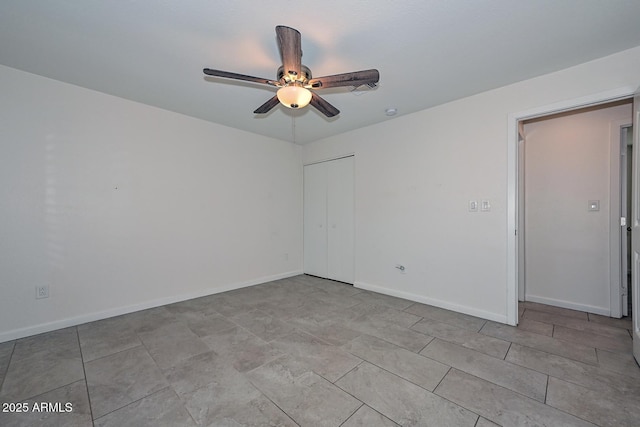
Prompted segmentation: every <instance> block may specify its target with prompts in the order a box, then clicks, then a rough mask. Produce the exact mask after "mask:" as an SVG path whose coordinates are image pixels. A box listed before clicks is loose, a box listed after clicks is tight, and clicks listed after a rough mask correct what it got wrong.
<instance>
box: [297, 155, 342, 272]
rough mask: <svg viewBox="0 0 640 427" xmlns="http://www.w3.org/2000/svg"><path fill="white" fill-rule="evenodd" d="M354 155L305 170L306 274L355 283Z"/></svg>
mask: <svg viewBox="0 0 640 427" xmlns="http://www.w3.org/2000/svg"><path fill="white" fill-rule="evenodd" d="M354 234H355V233H354V161H353V156H351V157H345V158H342V159H337V160H331V161H327V162H322V163H315V164H313V165H307V166H305V167H304V272H305V273H306V274H312V275H314V276H319V277H325V278H328V279H332V280H339V281H341V282H347V283H353V282H354V279H355V274H354Z"/></svg>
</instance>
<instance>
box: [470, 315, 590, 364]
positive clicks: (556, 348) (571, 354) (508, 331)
mask: <svg viewBox="0 0 640 427" xmlns="http://www.w3.org/2000/svg"><path fill="white" fill-rule="evenodd" d="M480 333H482V334H485V335H489V336H492V337H495V338H500V339H502V340H505V341H511V342H514V343H517V344H520V345H524V346H526V347H532V348H536V349H538V350H542V351H546V352H547V353H552V354H557V355H559V356H563V357H566V358H569V359H573V360H577V361H579V362H584V363H590V364H592V365H597V364H598V359H597V357H596V350H595V347H590V346H588V345H584V344H580V343H570V342H566V341H562V340H559V339H555V338H552V337H547V336H544V335H540V334H536V333H533V332H528V331H523V330H520V329H518V328H514V327H513V326H508V325H503V324H501V323H495V322H487V324H486V325H485V326H484V327H483V328H482V330H481V331H480Z"/></svg>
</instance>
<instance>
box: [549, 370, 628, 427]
mask: <svg viewBox="0 0 640 427" xmlns="http://www.w3.org/2000/svg"><path fill="white" fill-rule="evenodd" d="M547 405H549V406H553V407H554V408H558V409H560V410H562V411H565V412H568V413H570V414H573V415H575V416H577V417H580V418H583V419H586V420H588V421H590V422H592V423H594V424H597V425H599V426H602V427H620V426H630V427H631V426H637V425H638V423H639V422H640V405H639V404H638V395H636V396H625V395H623V394H613V393H606V394H605V393H601V392H598V391H593V390H589V389H587V388H585V387H582V386H579V385H575V384H571V383H568V382H566V381H562V380H559V379H557V378H554V377H550V378H549V395H548V397H547Z"/></svg>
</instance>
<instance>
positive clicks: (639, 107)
mask: <svg viewBox="0 0 640 427" xmlns="http://www.w3.org/2000/svg"><path fill="white" fill-rule="evenodd" d="M632 150H633V165H632V167H631V175H632V184H631V187H632V192H631V204H632V216H633V218H632V221H631V253H632V255H631V259H632V262H633V267H632V268H631V297H632V298H633V301H632V302H631V311H632V320H633V356H634V357H635V358H636V361H638V362H639V363H640V298H639V297H638V294H639V293H640V167H639V163H638V160H639V159H638V157H639V155H640V94H639V93H636V95H635V96H634V98H633V148H632Z"/></svg>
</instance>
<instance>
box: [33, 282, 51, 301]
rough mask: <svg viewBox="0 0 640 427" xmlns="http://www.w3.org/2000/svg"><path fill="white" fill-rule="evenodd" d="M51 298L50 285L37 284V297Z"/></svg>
mask: <svg viewBox="0 0 640 427" xmlns="http://www.w3.org/2000/svg"><path fill="white" fill-rule="evenodd" d="M42 298H49V285H42V286H36V299H42Z"/></svg>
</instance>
